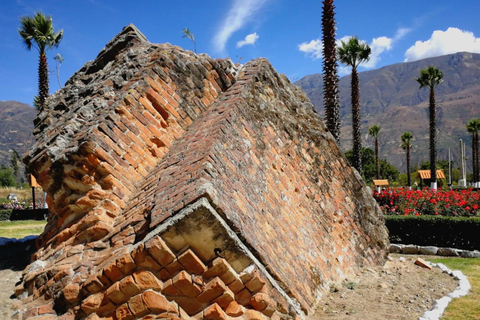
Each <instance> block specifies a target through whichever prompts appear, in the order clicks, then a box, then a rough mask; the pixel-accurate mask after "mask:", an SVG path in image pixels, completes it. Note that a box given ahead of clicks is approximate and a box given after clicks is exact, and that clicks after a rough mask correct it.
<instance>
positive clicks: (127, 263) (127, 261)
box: [116, 253, 137, 274]
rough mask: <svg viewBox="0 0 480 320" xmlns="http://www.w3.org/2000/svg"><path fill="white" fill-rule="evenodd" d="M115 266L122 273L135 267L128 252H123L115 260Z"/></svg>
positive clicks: (126, 272) (127, 272) (129, 271)
mask: <svg viewBox="0 0 480 320" xmlns="http://www.w3.org/2000/svg"><path fill="white" fill-rule="evenodd" d="M116 265H117V268H118V269H119V270H120V272H122V273H123V274H129V273H131V272H132V271H133V270H135V268H136V267H137V266H136V265H135V262H134V261H133V259H132V256H131V255H130V254H129V253H125V254H123V255H122V256H121V257H120V258H118V259H117V260H116Z"/></svg>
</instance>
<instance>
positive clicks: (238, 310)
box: [225, 301, 244, 317]
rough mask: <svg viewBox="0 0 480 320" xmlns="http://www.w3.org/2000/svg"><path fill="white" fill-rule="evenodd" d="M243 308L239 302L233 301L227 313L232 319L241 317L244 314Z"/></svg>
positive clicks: (227, 308) (226, 309) (226, 310)
mask: <svg viewBox="0 0 480 320" xmlns="http://www.w3.org/2000/svg"><path fill="white" fill-rule="evenodd" d="M243 310H244V309H243V307H242V306H241V305H239V304H238V302H237V301H232V302H230V304H229V305H228V306H227V307H226V308H225V313H226V314H227V315H229V316H231V317H240V316H242V315H243V314H244V311H243Z"/></svg>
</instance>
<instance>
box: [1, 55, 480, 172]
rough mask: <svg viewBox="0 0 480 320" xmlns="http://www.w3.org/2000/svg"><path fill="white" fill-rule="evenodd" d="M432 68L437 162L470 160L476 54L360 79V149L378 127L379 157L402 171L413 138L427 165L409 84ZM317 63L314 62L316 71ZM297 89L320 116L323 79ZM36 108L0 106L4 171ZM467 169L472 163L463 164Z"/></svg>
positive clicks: (345, 107)
mask: <svg viewBox="0 0 480 320" xmlns="http://www.w3.org/2000/svg"><path fill="white" fill-rule="evenodd" d="M429 65H434V66H436V67H438V68H440V69H441V70H442V71H443V73H444V81H443V83H441V84H440V85H438V87H437V88H436V98H437V129H438V145H437V150H438V159H447V158H448V149H450V150H451V153H452V159H453V160H454V161H455V163H456V164H458V149H459V139H462V140H463V141H464V142H465V143H466V147H467V148H466V149H467V158H469V159H470V157H471V140H472V138H471V135H470V134H468V133H467V131H466V128H465V125H466V123H467V122H468V121H469V120H470V119H472V118H475V117H476V118H479V117H480V54H474V53H468V52H460V53H455V54H451V55H445V56H440V57H435V58H429V59H424V60H418V61H414V62H404V63H398V64H394V65H389V66H385V67H382V68H380V69H376V70H371V71H365V72H360V73H359V79H360V108H361V125H362V133H363V135H362V137H363V139H362V140H363V142H362V143H363V146H366V147H371V148H373V143H374V141H373V138H372V137H369V136H368V134H367V133H368V128H369V127H371V126H372V125H374V124H376V125H379V126H380V128H381V130H380V136H379V146H380V157H381V158H384V159H386V160H387V161H388V162H390V163H392V164H393V165H395V166H396V167H397V168H399V169H400V170H401V171H405V167H406V166H405V162H406V161H405V151H404V150H402V149H401V147H400V136H401V135H402V134H403V133H404V132H406V131H410V132H411V133H412V134H413V137H414V140H413V142H412V144H413V149H412V165H414V164H420V163H421V161H428V160H429V153H428V139H429V130H428V95H429V92H428V89H419V86H418V83H417V82H416V81H415V80H414V78H415V77H418V75H419V70H420V69H423V68H425V67H426V66H429ZM320 68H321V63H320V62H319V69H320ZM350 81H351V77H350V76H345V77H342V78H341V79H340V82H339V92H340V116H341V121H342V130H341V139H340V145H341V148H342V149H343V150H344V151H345V150H348V149H351V147H352V141H351V99H350ZM295 84H296V85H298V86H300V87H301V88H302V89H303V90H304V91H305V93H306V94H307V96H308V97H309V98H310V100H311V101H312V103H313V104H314V106H315V108H316V110H317V111H318V112H319V113H320V114H322V115H323V113H324V111H323V76H322V74H312V75H308V76H306V77H304V78H302V79H300V80H298V81H297V82H296V83H295ZM36 114H37V110H36V109H35V108H32V107H30V106H29V105H27V104H23V103H20V102H16V101H0V164H6V165H8V164H9V163H10V162H9V161H10V157H11V152H12V150H16V151H17V152H18V153H19V154H20V156H23V154H24V153H25V152H26V151H27V150H28V149H29V148H30V147H31V146H32V145H33V143H34V141H35V138H34V137H33V135H32V131H33V120H34V119H35V116H36ZM467 164H468V165H469V166H471V161H468V160H467Z"/></svg>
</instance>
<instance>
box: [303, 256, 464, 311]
mask: <svg viewBox="0 0 480 320" xmlns="http://www.w3.org/2000/svg"><path fill="white" fill-rule="evenodd" d="M419 257H420V258H422V259H424V260H428V259H429V258H430V257H428V256H415V255H410V256H409V255H397V254H391V255H390V258H391V261H387V263H386V264H385V266H383V268H382V267H377V268H365V269H364V270H363V271H362V272H361V273H360V274H358V275H357V276H356V277H355V278H352V279H347V280H345V281H344V282H342V283H341V284H336V285H332V286H331V287H330V292H329V293H328V294H327V295H326V296H325V297H324V298H323V299H322V302H321V303H320V305H319V307H318V308H317V310H316V313H315V314H314V315H313V316H311V317H309V319H311V320H318V319H335V320H343V319H349V320H353V319H358V320H365V319H368V320H377V319H378V320H380V319H382V320H384V319H389V320H400V319H409V320H411V319H418V317H419V316H421V315H422V314H423V313H424V312H425V311H426V310H427V309H428V310H431V309H432V308H433V302H434V301H435V300H437V299H439V298H441V297H443V296H445V295H447V294H448V293H450V292H452V291H454V290H455V289H456V287H457V285H458V283H457V281H455V280H453V278H452V277H450V276H449V275H446V274H444V273H442V272H441V271H440V269H438V268H433V269H432V270H428V269H426V268H422V267H419V266H417V265H415V260H416V259H417V258H419ZM401 258H404V259H401ZM402 260H403V261H402Z"/></svg>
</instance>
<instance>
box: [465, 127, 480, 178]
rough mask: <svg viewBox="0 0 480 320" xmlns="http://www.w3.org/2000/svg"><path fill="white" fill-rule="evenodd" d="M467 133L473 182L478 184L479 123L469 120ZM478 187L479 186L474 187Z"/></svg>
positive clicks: (479, 168) (479, 164)
mask: <svg viewBox="0 0 480 320" xmlns="http://www.w3.org/2000/svg"><path fill="white" fill-rule="evenodd" d="M467 131H468V133H471V134H472V167H473V182H474V183H476V184H480V172H479V170H480V160H479V156H480V151H479V149H480V145H479V143H480V142H479V139H478V133H479V132H480V121H479V120H478V119H471V120H470V121H469V122H468V123H467ZM476 187H480V185H478V186H477V185H476Z"/></svg>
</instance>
